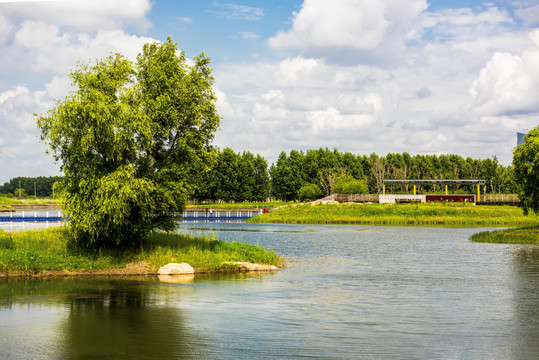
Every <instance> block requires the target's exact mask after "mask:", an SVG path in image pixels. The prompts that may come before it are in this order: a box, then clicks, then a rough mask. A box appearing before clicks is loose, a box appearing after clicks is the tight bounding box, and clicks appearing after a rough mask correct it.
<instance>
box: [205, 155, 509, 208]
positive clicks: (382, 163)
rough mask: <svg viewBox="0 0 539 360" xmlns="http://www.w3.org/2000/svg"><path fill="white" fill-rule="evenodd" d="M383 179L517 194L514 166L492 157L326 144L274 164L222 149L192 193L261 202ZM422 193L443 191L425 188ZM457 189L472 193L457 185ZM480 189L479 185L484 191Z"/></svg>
mask: <svg viewBox="0 0 539 360" xmlns="http://www.w3.org/2000/svg"><path fill="white" fill-rule="evenodd" d="M384 179H483V180H486V183H487V189H486V191H487V193H515V192H516V189H515V184H514V175H513V168H512V166H505V165H502V164H499V163H498V160H497V158H496V157H492V158H487V159H472V158H470V157H468V158H466V159H464V158H463V157H461V156H459V155H414V156H411V155H410V154H408V153H402V154H392V153H390V154H387V155H386V156H379V155H377V154H374V153H373V154H371V155H356V154H353V153H350V152H344V153H342V152H340V151H339V150H337V149H334V150H329V149H327V148H325V149H323V148H320V149H317V150H307V151H306V152H303V151H297V150H292V151H290V152H289V153H286V152H284V151H283V152H281V154H280V155H279V157H278V159H277V161H276V163H275V164H273V165H271V166H270V167H269V168H268V167H267V162H266V160H264V158H262V157H261V156H260V155H256V156H255V155H253V154H251V153H250V152H244V153H234V151H233V150H231V149H229V148H227V149H224V150H222V151H220V152H219V153H218V154H217V156H216V159H215V162H214V164H213V165H212V166H211V167H210V169H208V171H207V172H205V173H202V174H198V182H199V183H201V184H204V185H203V186H202V187H199V190H198V191H196V192H195V195H194V198H195V199H196V200H198V201H218V200H222V201H236V202H238V201H260V200H263V199H265V198H267V197H272V198H275V199H281V200H302V199H306V198H310V199H314V198H318V197H323V196H326V195H331V194H333V193H344V194H351V193H370V194H379V193H381V192H382V185H383V180H384ZM418 190H419V191H422V192H428V191H441V189H435V188H429V187H423V188H420V189H418ZM452 190H456V191H458V192H460V193H462V192H468V193H474V191H473V189H470V188H467V187H460V188H458V189H452ZM483 190H484V189H482V192H483Z"/></svg>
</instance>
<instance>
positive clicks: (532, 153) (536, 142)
mask: <svg viewBox="0 0 539 360" xmlns="http://www.w3.org/2000/svg"><path fill="white" fill-rule="evenodd" d="M513 166H514V172H515V183H516V186H517V189H518V197H519V198H520V207H522V209H523V210H524V213H525V214H528V212H529V210H531V211H533V212H535V213H539V126H538V127H536V128H535V129H533V130H532V131H530V132H529V133H528V135H526V137H525V138H524V144H522V145H519V146H517V147H516V148H515V150H514V152H513Z"/></svg>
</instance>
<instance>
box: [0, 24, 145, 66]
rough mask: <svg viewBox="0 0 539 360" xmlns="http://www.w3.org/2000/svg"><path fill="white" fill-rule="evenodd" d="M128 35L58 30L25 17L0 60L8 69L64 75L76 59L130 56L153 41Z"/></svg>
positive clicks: (116, 32)
mask: <svg viewBox="0 0 539 360" xmlns="http://www.w3.org/2000/svg"><path fill="white" fill-rule="evenodd" d="M154 41H155V40H153V39H150V38H144V37H138V36H132V35H128V34H126V33H125V32H124V31H123V30H103V31H99V32H98V33H97V34H96V35H95V36H94V37H92V36H90V35H88V34H86V33H65V32H64V33H62V32H61V31H60V29H59V28H58V27H57V26H56V25H49V24H46V23H43V22H35V21H25V22H24V23H22V24H21V26H20V28H19V29H18V30H17V32H16V34H15V39H14V41H13V43H12V44H11V45H10V46H8V47H6V48H4V49H2V52H3V54H4V55H5V57H3V58H2V59H0V64H3V65H4V67H10V68H12V69H17V68H18V69H25V70H32V71H52V72H53V73H55V74H60V75H65V74H67V73H68V72H69V70H71V69H73V68H74V67H75V66H76V64H77V62H78V61H82V62H88V61H90V60H93V59H97V58H104V57H106V56H108V55H110V54H111V53H112V54H113V53H122V54H124V55H125V56H126V57H128V58H130V59H131V60H134V59H135V58H136V55H137V54H138V53H139V52H140V49H141V48H142V46H143V45H144V44H145V43H147V42H154Z"/></svg>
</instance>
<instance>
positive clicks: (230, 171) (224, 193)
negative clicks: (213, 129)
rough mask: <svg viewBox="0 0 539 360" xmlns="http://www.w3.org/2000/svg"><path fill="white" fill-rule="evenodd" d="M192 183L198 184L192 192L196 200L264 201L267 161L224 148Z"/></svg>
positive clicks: (266, 183)
mask: <svg viewBox="0 0 539 360" xmlns="http://www.w3.org/2000/svg"><path fill="white" fill-rule="evenodd" d="M193 182H195V183H197V184H198V186H197V189H196V191H195V194H194V198H195V199H197V200H198V201H212V202H215V201H219V200H221V201H227V202H231V201H234V202H241V201H264V200H265V199H266V198H267V197H268V195H269V186H270V179H269V174H268V163H267V162H266V159H264V158H263V157H262V156H260V155H258V154H257V155H256V156H255V155H253V154H252V153H250V152H248V151H246V152H244V153H243V154H238V153H235V152H234V151H233V150H232V149H230V148H226V149H224V150H223V151H220V152H218V153H217V154H216V156H215V160H214V162H213V163H212V164H211V165H210V168H209V170H208V171H206V172H203V173H200V172H198V173H197V174H196V175H195V180H194V181H193Z"/></svg>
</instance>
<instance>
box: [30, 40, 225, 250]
mask: <svg viewBox="0 0 539 360" xmlns="http://www.w3.org/2000/svg"><path fill="white" fill-rule="evenodd" d="M177 51H178V47H177V45H176V44H175V43H174V42H173V41H172V39H171V38H168V39H167V41H166V42H165V43H154V44H146V45H145V46H144V48H143V49H142V52H141V53H140V54H139V56H138V57H137V62H136V64H133V63H131V62H130V61H128V60H127V59H125V58H124V57H123V56H121V55H119V54H117V55H115V56H109V57H108V58H106V59H103V60H97V61H96V63H95V65H80V66H79V69H77V70H75V71H73V72H72V73H71V78H72V79H73V84H74V86H75V88H76V91H74V92H73V93H72V94H71V95H70V96H68V97H67V98H66V99H65V100H63V101H59V102H57V104H56V107H55V108H54V109H52V110H50V111H49V112H48V113H46V114H42V115H40V116H38V117H37V124H38V127H39V128H40V129H41V137H42V140H44V141H45V142H46V143H48V145H49V147H50V148H51V151H52V154H53V155H54V158H55V160H56V161H58V162H60V163H61V168H62V171H63V172H64V174H65V178H64V179H63V181H61V182H60V183H58V185H57V187H56V189H58V191H60V192H61V193H62V195H63V197H64V200H65V202H64V212H65V214H66V215H67V216H68V217H69V218H70V225H69V231H70V234H71V236H72V237H73V239H74V240H75V241H76V242H77V243H78V244H80V245H84V246H87V247H113V246H121V247H130V246H134V245H136V244H138V243H140V242H141V241H143V240H144V238H145V236H146V235H147V234H148V233H149V232H150V231H151V230H152V229H165V230H167V229H171V228H172V226H173V223H172V220H171V219H170V217H168V216H167V213H169V212H180V211H182V209H183V206H184V204H185V202H186V200H187V199H188V198H189V197H190V195H191V194H192V193H193V191H194V190H195V186H194V185H193V184H192V183H190V182H189V180H190V178H189V176H190V174H192V173H195V172H196V171H199V170H201V169H202V170H204V169H205V168H206V166H207V164H208V162H209V160H210V159H211V151H212V148H211V146H210V141H211V140H212V139H213V133H214V132H215V130H216V129H217V128H218V126H219V122H220V118H219V117H218V115H217V113H216V109H215V105H214V102H215V100H216V98H215V95H214V93H213V90H212V85H213V77H212V76H211V70H210V69H209V68H208V64H209V59H207V58H206V57H204V55H203V54H202V55H200V56H198V57H196V58H194V59H193V65H189V63H188V62H187V60H186V59H185V55H184V53H180V54H179V55H178V54H177Z"/></svg>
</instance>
